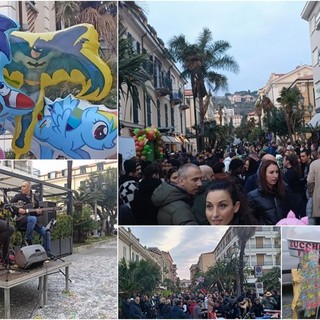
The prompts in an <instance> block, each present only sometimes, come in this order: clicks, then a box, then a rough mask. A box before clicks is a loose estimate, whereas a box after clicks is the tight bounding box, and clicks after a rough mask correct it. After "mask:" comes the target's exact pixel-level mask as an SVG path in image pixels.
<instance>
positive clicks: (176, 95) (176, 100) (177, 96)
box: [170, 91, 183, 105]
mask: <svg viewBox="0 0 320 320" xmlns="http://www.w3.org/2000/svg"><path fill="white" fill-rule="evenodd" d="M182 100H183V95H182V92H180V91H178V92H172V93H171V95H170V102H171V104H172V105H177V104H180V103H182Z"/></svg>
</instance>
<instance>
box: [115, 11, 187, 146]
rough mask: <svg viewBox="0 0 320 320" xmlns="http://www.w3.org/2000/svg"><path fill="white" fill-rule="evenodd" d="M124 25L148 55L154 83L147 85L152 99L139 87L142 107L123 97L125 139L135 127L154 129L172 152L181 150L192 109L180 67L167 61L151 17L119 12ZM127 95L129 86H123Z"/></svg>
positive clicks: (121, 111)
mask: <svg viewBox="0 0 320 320" xmlns="http://www.w3.org/2000/svg"><path fill="white" fill-rule="evenodd" d="M119 10H120V12H121V14H120V19H121V23H122V24H123V25H124V26H125V27H126V35H125V36H126V37H127V38H130V39H131V40H132V43H133V47H134V50H135V51H136V52H137V53H138V54H139V53H145V54H147V55H148V56H149V61H148V63H146V64H145V65H144V66H143V68H144V69H145V70H146V71H147V72H148V74H149V75H150V77H151V81H148V82H147V83H146V86H147V87H148V88H149V94H150V97H149V96H147V95H145V94H144V93H143V90H142V88H139V101H140V107H139V106H138V105H137V104H136V103H135V102H134V101H133V100H132V99H131V97H130V98H129V99H127V97H126V96H121V97H120V102H119V105H120V108H119V117H120V125H121V135H122V136H132V131H133V129H134V128H141V129H142V128H146V127H154V128H158V129H159V130H160V131H161V132H162V133H163V141H164V144H165V147H166V148H167V149H168V150H169V151H177V150H181V149H182V147H183V146H184V145H185V144H187V143H188V142H189V141H185V134H186V129H185V128H186V113H185V110H187V109H188V108H189V106H187V105H185V104H184V96H183V93H184V85H185V84H186V81H185V80H184V79H183V78H182V76H181V73H180V71H179V70H178V68H177V67H176V65H175V64H174V63H173V62H172V61H171V60H169V59H168V58H167V55H166V48H165V45H164V42H163V41H162V39H161V38H159V37H158V34H157V31H156V30H155V29H154V28H153V27H152V26H151V25H150V24H149V23H148V20H147V17H146V16H145V15H144V14H143V13H140V14H139V15H137V14H135V13H133V12H130V11H127V10H124V9H121V8H120V9H119ZM123 90H124V91H125V92H126V86H125V85H123Z"/></svg>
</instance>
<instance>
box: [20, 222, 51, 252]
mask: <svg viewBox="0 0 320 320" xmlns="http://www.w3.org/2000/svg"><path fill="white" fill-rule="evenodd" d="M33 230H34V231H35V232H37V233H39V234H40V236H41V237H42V242H43V247H44V249H45V250H46V251H47V252H49V253H50V252H51V235H50V230H47V229H46V228H45V227H43V226H39V225H38V224H37V217H35V216H28V218H27V231H26V239H28V240H31V239H32V234H33Z"/></svg>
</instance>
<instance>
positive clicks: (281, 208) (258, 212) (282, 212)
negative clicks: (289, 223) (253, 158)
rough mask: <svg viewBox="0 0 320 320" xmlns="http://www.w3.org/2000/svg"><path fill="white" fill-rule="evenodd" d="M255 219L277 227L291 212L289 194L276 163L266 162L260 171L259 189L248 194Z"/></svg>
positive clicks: (262, 164)
mask: <svg viewBox="0 0 320 320" xmlns="http://www.w3.org/2000/svg"><path fill="white" fill-rule="evenodd" d="M248 198H249V203H250V207H251V208H252V209H253V210H254V215H255V217H256V218H257V219H258V220H259V221H260V222H261V223H262V224H267V225H275V224H276V223H277V222H278V221H279V220H281V219H282V218H284V217H286V216H287V214H288V211H289V205H288V200H287V192H286V187H285V183H284V181H283V178H282V174H281V171H280V168H279V166H278V164H277V162H276V161H274V160H265V161H263V162H262V163H261V165H260V167H259V170H258V188H257V189H254V190H252V191H250V192H249V193H248Z"/></svg>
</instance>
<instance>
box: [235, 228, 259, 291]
mask: <svg viewBox="0 0 320 320" xmlns="http://www.w3.org/2000/svg"><path fill="white" fill-rule="evenodd" d="M235 231H236V234H237V236H238V239H239V240H238V242H239V247H240V252H239V268H238V274H239V281H238V282H237V297H240V295H241V294H242V292H243V283H244V265H245V262H244V253H245V248H246V244H247V241H248V240H249V239H250V238H251V237H252V236H253V235H254V234H255V232H256V228H255V227H235Z"/></svg>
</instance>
